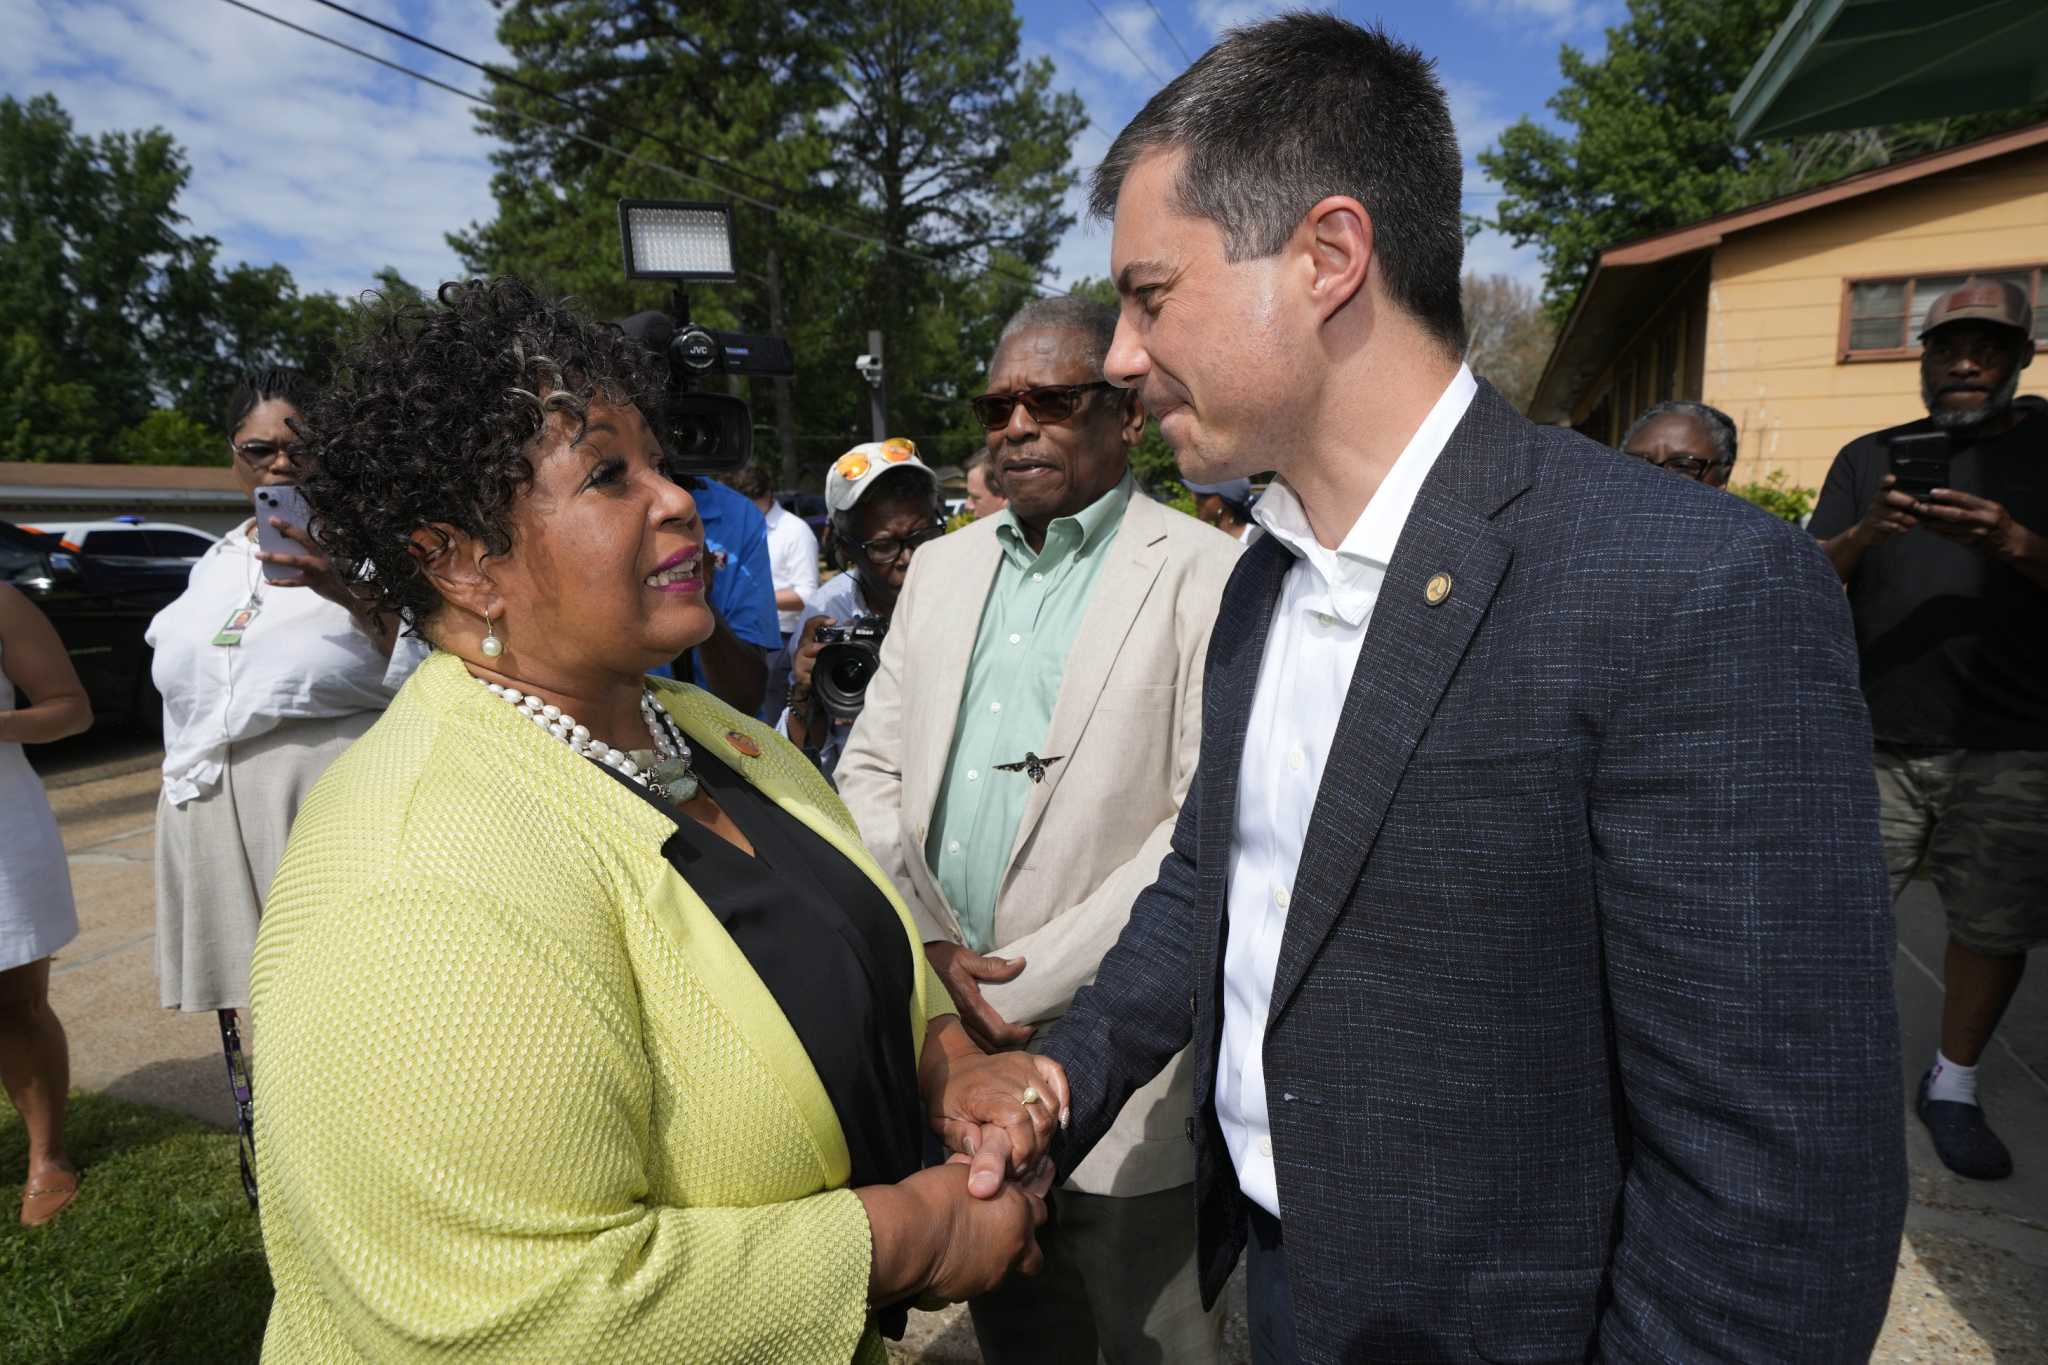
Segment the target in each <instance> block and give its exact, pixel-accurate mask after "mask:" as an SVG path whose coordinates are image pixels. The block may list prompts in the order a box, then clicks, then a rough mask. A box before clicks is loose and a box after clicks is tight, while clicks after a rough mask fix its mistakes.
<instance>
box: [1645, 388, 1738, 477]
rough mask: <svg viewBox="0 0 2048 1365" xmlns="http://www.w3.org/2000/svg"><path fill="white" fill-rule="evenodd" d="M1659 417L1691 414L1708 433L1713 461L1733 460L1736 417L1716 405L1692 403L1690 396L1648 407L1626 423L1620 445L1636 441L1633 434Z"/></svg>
mask: <svg viewBox="0 0 2048 1365" xmlns="http://www.w3.org/2000/svg"><path fill="white" fill-rule="evenodd" d="M1659 417H1690V418H1692V420H1693V421H1695V422H1698V423H1699V424H1700V429H1701V430H1703V431H1705V432H1706V433H1707V439H1708V440H1710V441H1712V442H1713V443H1714V454H1715V457H1716V458H1715V463H1716V464H1734V463H1735V439H1736V435H1737V430H1736V426H1735V419H1734V418H1733V417H1730V416H1729V415H1728V414H1727V413H1725V412H1723V411H1721V410H1720V409H1719V408H1710V407H1708V406H1707V405H1706V404H1705V403H1694V402H1692V401H1690V400H1689V399H1684V398H1673V399H1671V400H1670V401H1669V402H1664V403H1658V404H1656V405H1654V406H1652V407H1650V408H1649V409H1647V410H1646V411H1645V412H1644V413H1643V415H1642V416H1641V417H1638V418H1636V420H1635V421H1634V422H1632V423H1630V424H1629V429H1628V434H1627V435H1625V436H1623V437H1622V438H1621V448H1622V449H1623V450H1627V449H1628V448H1629V447H1630V446H1632V445H1634V444H1635V441H1636V437H1637V436H1638V435H1639V434H1641V432H1642V430H1643V428H1644V427H1646V426H1648V425H1650V423H1652V422H1654V421H1656V420H1657V419H1658V418H1659Z"/></svg>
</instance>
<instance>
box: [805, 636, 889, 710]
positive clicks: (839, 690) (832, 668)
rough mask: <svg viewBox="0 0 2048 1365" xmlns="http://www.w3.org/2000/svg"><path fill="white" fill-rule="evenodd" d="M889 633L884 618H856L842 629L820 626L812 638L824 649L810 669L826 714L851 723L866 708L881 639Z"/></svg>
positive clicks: (813, 684)
mask: <svg viewBox="0 0 2048 1365" xmlns="http://www.w3.org/2000/svg"><path fill="white" fill-rule="evenodd" d="M888 633H889V621H888V618H887V617H883V616H857V617H855V618H854V619H853V620H851V621H848V622H847V623H846V624H845V625H843V626H819V627H818V633H817V634H816V635H815V636H813V637H812V638H813V639H815V640H816V641H817V642H818V643H819V644H821V645H823V646H824V648H823V649H821V650H819V651H818V662H817V663H816V664H815V665H813V666H812V668H811V690H812V691H814V692H816V693H817V695H818V702H819V704H820V705H822V706H823V707H824V708H825V714H826V715H828V716H830V717H832V719H833V720H835V721H850V720H853V719H854V718H856V717H857V716H859V715H860V709H861V707H862V706H864V705H866V704H867V697H868V683H869V682H871V681H872V680H873V679H874V676H875V670H876V669H877V668H878V667H880V666H881V662H882V637H883V636H885V635H887V634H888Z"/></svg>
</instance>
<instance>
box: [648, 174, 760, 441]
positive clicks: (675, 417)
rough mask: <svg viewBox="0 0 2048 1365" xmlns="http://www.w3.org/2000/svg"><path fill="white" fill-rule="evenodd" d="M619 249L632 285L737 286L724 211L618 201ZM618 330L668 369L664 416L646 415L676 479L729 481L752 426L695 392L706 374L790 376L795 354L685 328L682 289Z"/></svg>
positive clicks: (740, 407)
mask: <svg viewBox="0 0 2048 1365" xmlns="http://www.w3.org/2000/svg"><path fill="white" fill-rule="evenodd" d="M619 243H620V247H621V249H622V252H623V254H624V257H625V265H626V278H627V279H629V280H703V281H712V282H723V283H730V282H732V281H734V280H737V279H738V278H739V272H738V271H737V270H736V269H735V268H734V266H733V260H732V209H731V206H730V205H726V204H699V203H687V202H682V201H676V200H657V199H621V200H620V201H619ZM619 328H620V330H621V331H623V332H625V334H626V335H627V336H629V337H632V338H633V339H634V340H635V341H638V342H639V343H640V344H641V345H643V346H645V347H646V348H647V349H648V350H650V351H652V352H654V353H655V354H656V355H658V356H661V357H662V358H663V359H664V360H665V361H666V362H667V364H668V382H667V384H666V385H665V386H664V389H663V393H662V400H661V410H660V411H659V412H657V413H650V414H648V416H649V417H650V418H651V419H652V420H653V421H654V423H655V431H656V435H658V436H659V437H660V438H661V444H662V449H663V450H665V451H667V452H668V455H669V458H670V460H671V461H672V462H673V464H674V466H675V469H676V472H678V473H683V474H729V473H731V472H732V471H733V470H736V469H739V468H741V467H742V466H744V465H745V464H746V463H747V461H748V460H749V459H750V458H752V456H753V449H754V417H753V413H752V412H751V411H750V410H749V409H748V407H747V404H746V400H745V399H742V398H738V397H735V396H734V395H732V394H727V393H706V392H703V391H702V390H700V389H698V388H697V387H696V386H697V384H698V382H699V381H700V380H702V379H703V378H704V377H705V376H707V375H713V374H726V375H739V376H742V377H744V378H749V379H769V378H779V377H787V376H790V375H794V374H795V373H796V354H795V352H794V351H793V350H792V349H791V348H790V344H789V342H788V341H787V340H786V339H784V338H782V337H776V336H751V335H748V334H747V333H744V332H714V331H711V330H710V329H709V328H705V327H700V326H698V325H697V324H696V323H693V322H691V321H690V298H689V295H688V294H686V293H685V292H684V291H683V290H682V289H681V288H680V287H678V288H676V289H675V290H674V292H673V293H672V294H671V295H670V298H669V310H668V312H666V313H663V312H647V313H635V314H633V316H631V317H629V318H626V319H624V320H622V321H621V322H620V323H619Z"/></svg>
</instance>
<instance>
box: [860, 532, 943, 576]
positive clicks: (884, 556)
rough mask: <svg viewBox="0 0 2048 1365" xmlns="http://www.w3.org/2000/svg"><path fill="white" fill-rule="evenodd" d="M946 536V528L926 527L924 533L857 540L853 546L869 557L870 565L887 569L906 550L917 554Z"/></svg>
mask: <svg viewBox="0 0 2048 1365" xmlns="http://www.w3.org/2000/svg"><path fill="white" fill-rule="evenodd" d="M944 534H946V528H945V527H944V526H943V525H936V524H935V525H932V526H927V527H925V528H924V529H923V530H922V531H912V532H911V533H910V534H909V535H907V536H876V537H875V538H874V539H873V540H856V541H854V542H853V544H854V547H855V548H856V549H858V550H859V551H860V552H861V553H862V554H864V555H866V556H867V557H868V562H869V563H870V564H873V565H874V566H875V567H876V568H880V569H886V568H888V567H889V566H890V565H891V564H894V563H895V562H896V556H898V555H900V554H902V553H903V552H904V551H905V550H909V551H910V552H911V553H913V554H915V553H916V551H917V547H918V546H920V545H924V544H927V543H929V542H931V541H934V540H937V539H938V538H939V537H940V536H942V535H944Z"/></svg>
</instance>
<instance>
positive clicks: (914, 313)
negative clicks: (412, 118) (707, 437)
mask: <svg viewBox="0 0 2048 1365" xmlns="http://www.w3.org/2000/svg"><path fill="white" fill-rule="evenodd" d="M500 8H501V17H500V21H499V28H498V37H499V41H500V42H501V43H502V44H503V45H504V46H505V48H506V50H507V51H508V52H510V53H511V54H512V57H513V62H514V65H513V67H512V69H511V70H510V71H509V72H508V73H507V74H508V75H510V76H512V77H515V78H516V81H517V82H518V83H517V84H515V83H514V82H513V81H500V82H497V83H496V85H495V87H494V88H495V92H496V97H497V101H498V103H497V107H496V108H494V109H492V110H490V111H487V112H485V113H484V114H482V115H481V116H480V118H481V121H482V123H483V125H484V127H485V129H486V130H487V131H489V132H490V133H491V134H492V135H493V136H495V137H497V138H498V139H500V141H501V142H502V143H503V149H502V150H501V151H500V152H499V153H498V154H497V156H496V166H497V170H496V173H495V175H494V176H493V180H492V188H493V192H494V195H495V197H496V199H497V216H496V217H495V218H494V219H493V220H492V221H490V222H488V223H481V224H476V225H473V226H472V227H471V228H470V229H469V230H468V231H466V232H462V233H458V234H455V235H453V236H451V238H450V239H449V240H450V242H451V243H452V244H453V245H454V247H455V248H456V250H457V252H458V253H459V254H460V256H461V257H462V260H463V262H464V264H465V266H467V267H468V268H469V269H471V270H474V271H477V272H480V273H500V272H516V273H519V274H521V275H524V276H526V277H527V278H529V279H531V280H533V281H534V282H536V283H537V284H539V285H541V286H542V287H543V288H547V289H549V290H552V291H556V292H562V293H571V294H574V295H576V296H577V297H578V298H579V299H580V300H582V301H583V302H584V304H585V305H586V306H587V307H588V308H589V309H590V310H591V311H592V312H594V313H596V314H598V315H599V316H605V317H620V316H623V315H625V314H627V313H631V312H637V311H640V310H642V309H647V308H653V307H660V306H662V305H664V304H665V303H666V301H667V300H666V297H665V292H664V291H662V290H659V289H657V288H655V287H653V286H651V285H647V284H638V285H630V284H628V283H627V282H626V281H624V280H623V279H622V278H621V276H620V262H619V251H618V228H617V218H616V210H615V207H614V206H615V202H616V200H618V199H619V198H621V197H641V198H659V199H675V198H701V199H715V200H725V201H730V202H732V203H733V204H734V232H735V246H736V252H737V256H738V264H739V269H740V271H741V278H740V280H739V281H738V282H737V283H736V284H732V285H718V286H709V287H700V288H698V289H696V290H694V291H692V294H691V297H690V304H691V311H692V315H693V317H694V318H695V320H697V321H699V322H702V323H704V324H706V325H708V326H711V327H732V328H736V329H738V330H742V331H749V332H776V333H780V334H782V335H785V336H788V337H789V338H790V339H791V341H792V343H793V344H794V346H795V349H796V354H797V361H798V366H799V373H798V376H797V378H796V379H795V380H793V381H789V382H787V383H783V382H781V381H773V382H768V383H762V382H755V383H754V384H753V390H754V391H753V393H752V394H751V395H750V396H751V397H752V398H753V400H754V402H755V409H756V422H757V428H756V431H757V439H759V440H761V441H762V442H763V443H764V444H767V445H769V446H770V448H771V449H772V448H773V447H774V444H775V443H777V442H781V443H782V444H783V452H782V453H783V461H782V463H783V477H784V479H785V480H786V481H788V482H792V483H795V482H798V481H799V480H800V479H801V480H807V481H810V482H815V481H816V478H817V474H816V471H818V470H820V469H822V467H823V466H824V465H825V464H826V463H827V462H829V461H830V460H831V458H832V457H833V456H835V455H837V454H839V453H840V452H841V451H843V450H844V449H845V448H846V447H847V446H849V445H851V444H853V443H854V442H856V441H860V440H864V439H866V438H867V437H868V435H869V430H868V395H867V390H866V386H865V385H864V384H863V383H862V381H861V380H860V378H859V377H858V376H857V375H856V374H855V372H854V370H853V360H854V357H855V356H857V355H859V354H860V353H861V352H863V351H865V350H867V349H868V346H867V333H868V331H869V330H870V329H877V330H880V331H881V332H882V333H883V337H884V341H883V354H884V356H885V358H886V360H887V375H888V385H889V393H888V399H889V413H890V424H891V428H892V433H893V434H897V435H905V436H910V437H912V438H913V439H915V440H917V441H918V443H919V445H920V448H921V449H922V450H923V452H924V454H925V455H926V457H927V458H928V459H930V460H931V461H932V462H933V463H950V462H956V461H958V460H959V459H961V458H963V457H964V456H965V455H966V454H967V453H968V452H969V451H970V450H972V449H973V448H974V446H975V445H977V444H978V443H979V439H980V436H979V433H978V432H977V431H975V430H974V428H973V425H972V423H971V422H969V421H967V420H966V419H965V415H964V409H963V407H962V405H961V402H960V400H961V399H962V398H964V397H965V396H967V395H968V394H971V393H974V392H977V391H978V389H977V388H976V386H977V385H978V384H979V383H980V380H981V373H980V371H981V367H982V366H983V364H984V363H985V362H986V359H987V357H988V353H989V349H990V348H991V346H992V345H993V342H994V336H995V330H996V329H997V328H998V327H1000V325H1001V323H1002V320H1003V318H1004V317H1006V316H1007V314H1008V313H1009V312H1010V311H1011V310H1013V309H1014V308H1015V307H1016V306H1017V305H1018V304H1019V303H1021V302H1022V301H1023V299H1024V298H1026V297H1028V296H1029V295H1030V293H1031V287H1030V284H1029V283H1028V282H1029V281H1030V279H1031V278H1032V276H1033V275H1034V274H1035V273H1036V272H1037V271H1039V270H1041V269H1042V268H1043V267H1044V264H1045V261H1046V259H1047V258H1048V257H1049V256H1050V254H1051V251H1052V249H1053V246H1054V245H1055V244H1056V243H1057V241H1058V239H1059V237H1060V234H1061V233H1063V232H1064V231H1065V229H1066V227H1067V225H1068V223H1069V221H1070V220H1069V218H1068V217H1067V216H1066V215H1065V214H1064V213H1063V212H1062V210H1061V203H1062V200H1063V196H1064V195H1065V193H1066V191H1067V189H1068V188H1069V187H1070V185H1071V177H1070V176H1069V175H1068V174H1067V172H1066V171H1065V170H1064V169H1063V168H1064V165H1065V163H1066V160H1067V151H1068V147H1069V145H1070V143H1071V141H1072V139H1073V136H1074V135H1075V134H1076V133H1077V132H1079V131H1080V128H1081V127H1082V125H1083V121H1084V120H1083V117H1082V114H1081V112H1080V108H1079V104H1078V101H1076V100H1074V99H1073V98H1072V97H1071V96H1055V95H1053V94H1052V93H1051V92H1050V89H1049V86H1050V80H1051V69H1050V65H1049V63H1047V62H1045V61H1042V60H1041V61H1039V62H1035V63H1028V62H1025V61H1023V60H1022V58H1021V56H1020V54H1019V42H1018V32H1019V29H1018V22H1017V19H1016V15H1015V13H1014V11H1013V10H1012V8H1011V6H1010V3H1009V0H954V2H953V3H940V0H796V3H792V4H788V5H782V6H768V7H762V6H757V5H753V4H749V3H744V0H501V5H500ZM526 86H531V87H537V88H538V89H540V90H544V91H546V92H548V94H549V95H554V96H559V97H560V98H562V99H566V100H569V101H571V102H573V103H574V104H575V105H577V106H580V107H581V109H583V110H584V111H587V112H586V113H582V114H579V113H577V112H574V111H572V110H570V109H565V108H563V107H562V106H561V105H560V104H558V103H556V102H555V101H554V100H552V99H549V98H548V97H547V96H545V95H541V94H536V93H534V91H533V90H532V89H527V88H523V87H526ZM620 124H626V125H630V126H632V127H634V128H637V129H639V130H641V132H642V134H644V135H636V134H634V133H630V132H625V131H622V130H621V129H620V127H619V126H618V125H620ZM572 135H573V136H572ZM592 144H596V145H595V146H593V145H592ZM677 173H680V175H681V177H683V178H679V177H678V174H677ZM689 177H695V178H694V179H691V178H689ZM849 234H853V235H849ZM856 236H858V237H865V238H872V239H875V240H874V241H861V240H856V239H855V237H856ZM877 243H880V244H877ZM778 391H780V392H779V394H778ZM780 403H786V404H787V410H786V411H784V410H782V409H781V407H780V406H779V404H780ZM785 432H786V438H785V436H784V433H785Z"/></svg>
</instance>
